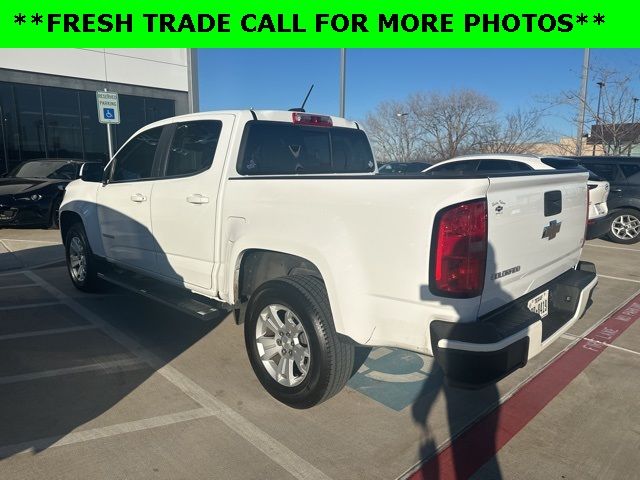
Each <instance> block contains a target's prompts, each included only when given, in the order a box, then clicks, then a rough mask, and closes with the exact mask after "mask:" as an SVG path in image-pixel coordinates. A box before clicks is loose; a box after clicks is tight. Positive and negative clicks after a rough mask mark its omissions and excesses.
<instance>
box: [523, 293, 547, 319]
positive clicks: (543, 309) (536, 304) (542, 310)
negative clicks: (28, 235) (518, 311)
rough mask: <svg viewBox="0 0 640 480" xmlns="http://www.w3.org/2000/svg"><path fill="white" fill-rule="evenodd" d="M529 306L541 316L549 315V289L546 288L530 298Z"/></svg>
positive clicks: (530, 309)
mask: <svg viewBox="0 0 640 480" xmlns="http://www.w3.org/2000/svg"><path fill="white" fill-rule="evenodd" d="M527 308H528V309H529V311H531V312H533V313H537V314H538V315H540V318H544V317H546V316H547V315H549V290H545V291H544V292H542V293H541V294H540V295H537V296H535V297H533V298H532V299H531V300H529V302H528V303H527Z"/></svg>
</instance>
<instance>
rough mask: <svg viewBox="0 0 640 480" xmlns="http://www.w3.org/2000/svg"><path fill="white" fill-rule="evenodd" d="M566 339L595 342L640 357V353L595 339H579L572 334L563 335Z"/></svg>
mask: <svg viewBox="0 0 640 480" xmlns="http://www.w3.org/2000/svg"><path fill="white" fill-rule="evenodd" d="M562 336H563V337H564V338H566V339H567V340H582V339H583V338H584V339H585V340H586V341H588V342H595V343H601V344H603V345H606V346H607V347H608V348H613V349H615V350H620V351H621V352H627V353H633V354H634V355H640V352H636V351H635V350H629V349H628V348H624V347H619V346H618V345H611V344H609V343H606V342H601V341H600V340H596V339H594V338H589V337H579V336H577V335H573V334H572V333H565V334H564V335H562Z"/></svg>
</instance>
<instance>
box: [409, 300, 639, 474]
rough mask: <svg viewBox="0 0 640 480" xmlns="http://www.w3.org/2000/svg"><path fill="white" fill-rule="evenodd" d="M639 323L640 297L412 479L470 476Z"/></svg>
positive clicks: (467, 432)
mask: <svg viewBox="0 0 640 480" xmlns="http://www.w3.org/2000/svg"><path fill="white" fill-rule="evenodd" d="M639 318H640V294H639V295H637V296H635V297H634V298H633V299H632V300H630V301H629V302H627V303H626V304H625V305H624V306H623V307H621V308H620V309H618V310H617V311H616V312H615V313H614V314H612V315H611V316H610V317H609V318H608V319H607V320H605V321H604V322H603V323H601V324H600V325H599V326H597V327H595V328H594V329H593V330H592V331H591V332H589V334H588V335H587V337H588V338H585V339H583V340H580V341H579V342H578V343H576V344H575V345H574V346H573V347H571V348H570V349H569V350H567V351H566V352H565V353H563V354H562V355H561V356H559V357H558V358H557V359H556V360H555V361H554V362H553V363H551V364H550V365H549V366H548V367H547V368H545V369H544V370H542V371H541V372H540V373H538V374H537V375H536V376H535V377H533V378H532V379H531V380H530V381H529V382H528V383H526V384H525V385H524V386H523V387H522V388H520V390H518V391H517V392H516V393H515V394H514V395H513V396H512V397H511V398H509V399H508V400H507V401H506V402H505V403H503V404H502V405H501V406H500V407H498V408H496V409H495V410H493V411H491V412H490V413H489V414H487V415H486V416H485V417H483V418H482V419H480V420H479V421H478V422H477V423H475V424H474V425H473V426H472V427H471V428H470V429H469V430H467V431H465V432H464V433H463V434H462V435H460V436H459V437H458V438H456V439H455V440H454V441H453V443H451V445H449V446H448V447H447V448H445V449H444V450H443V451H442V452H440V453H439V454H438V455H437V456H435V457H433V458H431V459H430V460H428V461H427V462H426V463H425V464H423V465H422V466H421V467H420V468H419V469H418V470H417V471H415V472H414V473H413V474H411V476H410V477H409V478H410V479H411V480H427V479H428V480H435V479H436V478H437V479H438V480H445V479H447V480H448V479H457V480H462V479H467V478H469V477H471V475H473V474H474V473H475V472H476V471H477V470H478V469H479V468H480V467H482V466H483V465H484V464H485V463H487V461H489V460H490V459H491V458H492V457H493V456H494V455H495V454H496V453H497V452H498V451H499V450H500V449H501V448H502V447H504V446H505V445H506V444H507V443H508V442H509V441H510V440H511V439H512V438H513V437H514V436H515V435H516V434H517V433H518V432H519V431H520V430H522V429H523V428H524V427H525V426H526V425H527V424H528V423H529V422H530V421H531V420H532V419H533V418H534V417H535V416H536V415H538V413H540V411H541V410H542V409H543V408H544V407H545V406H546V405H547V404H548V403H549V402H550V401H551V400H553V399H554V398H555V397H556V396H557V395H558V394H559V393H560V392H561V391H562V390H563V389H564V388H565V387H566V386H567V385H569V383H570V382H571V381H572V380H573V379H574V378H576V377H577V376H578V375H579V374H580V373H581V372H582V371H583V370H584V369H585V368H586V367H587V366H588V365H589V364H590V363H591V362H592V361H593V360H595V359H596V358H597V357H598V355H600V354H601V353H602V352H603V351H604V350H605V349H606V348H607V346H608V345H610V344H612V343H613V341H614V340H616V339H617V338H618V337H619V336H620V335H621V334H622V333H623V332H624V331H625V330H626V329H627V328H629V326H631V324H632V323H634V322H635V321H636V320H638V319H639ZM488 439H489V441H487V440H488ZM454 452H455V457H454ZM455 458H464V459H465V461H464V464H460V462H458V464H456V463H455Z"/></svg>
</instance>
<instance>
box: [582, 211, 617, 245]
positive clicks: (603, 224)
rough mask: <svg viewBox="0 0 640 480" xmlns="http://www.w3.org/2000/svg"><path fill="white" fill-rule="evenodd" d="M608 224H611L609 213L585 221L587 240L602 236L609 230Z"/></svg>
mask: <svg viewBox="0 0 640 480" xmlns="http://www.w3.org/2000/svg"><path fill="white" fill-rule="evenodd" d="M609 225H611V215H610V214H609V215H605V216H604V217H600V218H596V219H593V220H588V221H587V236H586V239H587V240H593V239H596V238H600V237H603V236H604V235H606V234H607V233H608V232H609Z"/></svg>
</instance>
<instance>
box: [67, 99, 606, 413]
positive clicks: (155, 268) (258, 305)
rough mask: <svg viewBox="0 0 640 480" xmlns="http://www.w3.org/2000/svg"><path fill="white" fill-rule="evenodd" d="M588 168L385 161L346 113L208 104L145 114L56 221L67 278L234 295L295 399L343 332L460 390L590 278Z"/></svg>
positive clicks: (211, 297) (316, 387) (551, 331)
mask: <svg viewBox="0 0 640 480" xmlns="http://www.w3.org/2000/svg"><path fill="white" fill-rule="evenodd" d="M587 176H588V174H587V173H586V171H585V170H584V169H572V170H555V169H549V170H548V171H545V172H531V171H527V172H515V173H514V174H513V175H495V176H494V175H489V176H488V177H489V178H488V177H487V176H468V177H461V178H453V179H452V178H444V179H440V178H436V177H429V176H426V175H398V176H390V175H378V174H376V164H375V161H374V159H373V155H372V153H371V148H370V145H369V142H368V140H367V136H366V135H365V133H364V132H363V131H362V130H361V129H360V128H359V126H358V124H357V123H355V122H351V121H347V120H345V119H343V118H337V117H330V116H325V115H317V114H309V113H303V112H299V111H296V112H286V111H253V110H244V111H242V110H237V111H226V112H205V113H198V114H191V115H186V116H181V117H174V118H169V119H165V120H162V121H159V122H156V123H153V124H151V125H149V126H147V127H144V128H143V129H141V130H140V131H138V132H137V133H135V134H134V135H133V137H132V138H131V139H129V140H128V141H127V143H126V144H125V145H124V146H123V147H122V148H121V149H120V150H119V151H118V152H117V153H116V155H115V157H114V159H113V160H112V161H111V162H110V163H109V165H108V166H107V167H106V169H105V176H104V179H103V180H102V181H101V182H90V181H84V180H85V179H84V176H83V180H81V181H75V182H72V183H71V184H69V186H68V187H67V191H66V194H65V197H64V202H63V204H62V206H61V207H60V209H61V213H60V225H61V234H62V238H63V241H64V245H65V251H66V258H67V266H68V271H69V275H70V278H71V281H72V282H73V284H74V285H75V286H76V287H77V288H78V289H80V290H84V291H92V290H95V289H97V288H99V283H100V281H101V280H108V281H110V282H114V283H118V284H119V285H122V286H125V287H127V288H131V289H132V290H134V291H137V292H139V293H141V294H142V295H147V296H151V297H153V298H155V299H156V300H158V301H162V302H164V303H166V304H168V305H171V306H173V307H175V308H180V309H182V310H185V311H188V312H190V313H192V314H193V315H194V316H197V317H199V318H209V315H210V314H211V312H212V311H213V310H212V309H222V308H225V309H229V310H233V311H234V314H235V318H236V321H237V323H239V324H244V335H245V346H246V350H247V353H248V356H249V360H250V362H251V365H252V367H253V370H254V372H255V374H256V376H257V377H258V379H259V381H260V382H261V383H262V385H263V386H264V387H265V389H266V390H267V391H268V392H269V393H270V394H271V395H273V396H274V397H275V398H276V399H278V400H280V401H281V402H284V403H286V404H288V405H290V406H293V407H297V408H307V407H310V406H313V405H316V404H318V403H320V402H322V401H324V400H326V399H327V398H329V397H331V396H332V395H334V394H335V393H337V392H338V391H340V389H342V387H343V386H344V385H345V383H346V382H347V380H348V379H349V377H350V375H351V372H352V371H353V365H354V352H355V349H354V348H355V346H356V345H366V346H387V347H399V348H404V349H407V350H411V351H415V352H420V353H423V354H428V355H434V356H435V358H436V361H437V362H438V363H439V364H440V366H441V367H442V369H443V371H444V373H445V375H446V377H447V378H448V379H449V381H450V382H451V383H452V384H455V385H464V386H473V387H477V386H481V385H484V384H487V383H491V382H494V381H497V380H498V379H500V378H502V377H504V376H505V375H508V374H509V373H511V372H512V371H514V370H516V369H518V368H520V367H522V366H524V365H525V364H526V363H527V361H528V360H529V359H531V358H532V357H534V356H535V355H537V354H538V353H539V352H540V351H542V350H543V349H544V348H545V347H547V346H548V345H550V344H551V343H552V342H553V341H554V340H555V339H557V338H558V337H559V336H560V335H562V334H563V332H565V331H566V330H567V329H568V328H570V327H571V325H572V324H573V323H575V322H576V321H577V319H578V318H580V316H581V315H582V314H583V313H584V311H585V309H586V308H587V305H588V300H589V298H590V295H591V292H592V290H593V288H594V287H595V285H596V283H597V275H596V273H595V267H594V266H593V264H588V263H585V262H579V259H580V254H581V251H582V244H583V239H584V229H585V218H586V215H587V186H586V180H587ZM86 180H90V179H86ZM538 193H543V195H539V194H538ZM559 199H561V201H558V200H559ZM498 207H500V208H498ZM380 245H393V246H396V247H397V248H383V249H381V248H380ZM543 318H544V322H543V321H542V319H543ZM211 367H212V368H215V365H212V366H211Z"/></svg>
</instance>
